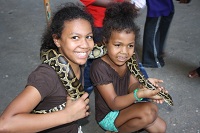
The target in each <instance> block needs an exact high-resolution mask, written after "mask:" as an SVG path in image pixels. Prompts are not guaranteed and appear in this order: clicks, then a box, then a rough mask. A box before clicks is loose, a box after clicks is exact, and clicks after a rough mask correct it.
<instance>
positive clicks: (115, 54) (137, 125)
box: [90, 2, 166, 133]
mask: <svg viewBox="0 0 200 133" xmlns="http://www.w3.org/2000/svg"><path fill="white" fill-rule="evenodd" d="M135 17H136V11H135V10H134V7H133V5H131V4H130V3H127V2H123V3H113V4H112V5H111V6H109V7H107V10H106V13H105V19H104V23H103V36H104V42H105V44H106V47H107V54H106V55H105V56H103V57H101V58H99V59H97V60H95V61H94V62H93V63H92V66H91V72H90V75H91V80H92V82H93V85H94V92H95V111H96V112H95V113H96V121H97V122H98V124H99V125H100V126H101V127H102V128H103V129H104V130H107V131H112V132H120V133H131V132H134V131H138V130H140V129H144V130H146V131H147V132H151V133H164V132H165V130H166V123H165V121H164V120H162V119H161V118H160V117H159V116H158V108H157V106H156V105H155V104H153V103H152V102H137V103H135V102H136V100H137V101H140V100H141V98H144V97H145V98H150V99H152V100H154V101H155V102H157V103H162V102H163V100H161V97H160V96H157V95H156V94H157V93H158V92H159V91H161V89H162V88H159V89H157V90H148V89H147V88H143V87H142V85H139V83H138V80H137V79H136V77H134V76H133V75H131V73H130V71H129V69H128V68H127V66H126V62H127V61H128V60H129V59H130V58H131V57H132V55H133V54H134V46H135V45H136V42H137V39H138V34H139V29H138V27H137V26H136V24H135V22H134V21H135ZM149 80H150V81H151V82H152V83H153V84H156V85H158V83H160V82H162V80H158V79H149Z"/></svg>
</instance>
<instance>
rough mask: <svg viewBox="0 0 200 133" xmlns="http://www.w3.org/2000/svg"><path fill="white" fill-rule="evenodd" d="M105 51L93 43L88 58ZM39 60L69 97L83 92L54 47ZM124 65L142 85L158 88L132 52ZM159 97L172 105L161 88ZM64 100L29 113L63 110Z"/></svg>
mask: <svg viewBox="0 0 200 133" xmlns="http://www.w3.org/2000/svg"><path fill="white" fill-rule="evenodd" d="M106 53H107V49H106V47H105V44H104V43H98V44H97V43H95V45H94V48H93V50H92V51H91V53H90V54H89V56H88V58H89V59H96V58H99V57H102V56H103V55H105V54H106ZM41 61H42V63H43V64H48V65H49V66H51V67H52V68H53V69H54V70H55V72H56V73H57V75H58V76H59V79H60V80H61V82H62V84H63V85H64V88H65V89H66V91H67V93H68V95H69V96H70V97H71V99H72V100H76V99H78V98H80V97H81V96H82V95H83V94H84V93H85V91H84V89H83V86H82V84H81V83H80V81H79V80H78V78H77V77H76V75H75V74H74V72H73V69H72V67H71V66H70V64H69V63H68V61H67V59H66V58H65V57H64V56H63V55H62V54H60V53H59V52H58V51H57V50H55V49H48V50H42V51H41ZM126 65H127V67H128V69H129V70H130V72H131V74H133V75H134V76H135V77H136V78H137V79H138V81H139V83H140V84H142V85H143V86H144V87H146V88H147V89H149V90H155V89H158V88H157V87H156V86H155V85H153V84H152V83H151V82H150V81H149V80H148V79H146V78H145V76H144V75H143V74H142V72H141V71H140V69H139V66H138V63H137V58H136V54H135V53H134V54H133V56H132V57H131V58H130V59H129V60H128V61H127V62H126ZM157 95H159V96H160V97H162V98H163V100H164V101H165V102H166V103H167V104H168V105H170V106H173V105H174V104H173V100H172V97H171V96H170V94H169V93H166V92H165V91H163V90H161V91H160V92H158V94H157ZM65 105H66V102H64V103H63V104H61V105H59V106H56V107H53V108H51V109H49V110H33V111H32V112H31V113H35V114H45V113H51V112H55V111H59V110H63V109H64V108H65Z"/></svg>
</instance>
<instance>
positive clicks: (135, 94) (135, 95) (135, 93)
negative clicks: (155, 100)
mask: <svg viewBox="0 0 200 133" xmlns="http://www.w3.org/2000/svg"><path fill="white" fill-rule="evenodd" d="M137 92H138V88H137V89H135V90H134V92H133V94H134V97H135V99H136V100H137V101H142V99H143V98H138V96H137Z"/></svg>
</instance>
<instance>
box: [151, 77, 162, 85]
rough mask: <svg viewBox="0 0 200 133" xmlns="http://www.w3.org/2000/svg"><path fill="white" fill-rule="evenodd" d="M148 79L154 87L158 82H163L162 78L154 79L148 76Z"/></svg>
mask: <svg viewBox="0 0 200 133" xmlns="http://www.w3.org/2000/svg"><path fill="white" fill-rule="evenodd" d="M148 80H149V81H150V82H151V83H152V84H153V85H155V86H156V87H159V83H163V80H161V79H156V78H148Z"/></svg>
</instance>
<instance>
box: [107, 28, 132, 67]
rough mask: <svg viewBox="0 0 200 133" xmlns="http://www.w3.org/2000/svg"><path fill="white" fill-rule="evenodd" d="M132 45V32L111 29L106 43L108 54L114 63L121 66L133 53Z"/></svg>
mask: <svg viewBox="0 0 200 133" xmlns="http://www.w3.org/2000/svg"><path fill="white" fill-rule="evenodd" d="M134 46H135V34H134V32H130V33H127V32H125V31H121V32H118V31H113V32H112V33H111V37H110V39H109V40H108V44H107V50H108V56H109V58H110V60H111V61H112V62H113V63H114V64H115V65H117V66H122V65H124V64H125V63H126V61H127V60H129V59H130V58H131V56H132V55H133V53H134Z"/></svg>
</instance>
